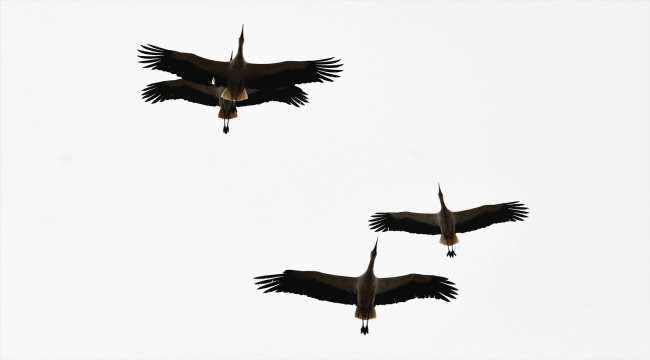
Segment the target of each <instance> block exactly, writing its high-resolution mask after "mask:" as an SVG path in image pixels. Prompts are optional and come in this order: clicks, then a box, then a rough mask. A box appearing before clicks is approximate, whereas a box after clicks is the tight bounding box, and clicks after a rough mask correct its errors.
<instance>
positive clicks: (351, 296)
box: [255, 239, 458, 335]
mask: <svg viewBox="0 0 650 360" xmlns="http://www.w3.org/2000/svg"><path fill="white" fill-rule="evenodd" d="M377 242H379V239H377V241H376V242H375V247H374V248H373V249H372V251H371V252H370V263H369V264H368V269H367V270H366V272H365V273H363V274H362V275H361V276H357V277H348V276H338V275H330V274H325V273H321V272H318V271H297V270H285V271H284V273H282V274H276V275H266V276H258V277H256V278H255V279H257V280H261V281H259V282H257V283H255V285H260V287H259V288H258V290H264V289H266V290H265V291H264V292H265V293H267V292H285V293H292V294H298V295H306V296H309V297H311V298H314V299H318V300H323V301H330V302H334V303H339V304H345V305H356V307H357V308H356V311H355V312H354V316H355V317H356V318H357V319H361V333H362V334H364V335H366V334H368V322H369V321H370V319H374V318H376V317H377V314H376V312H375V306H377V305H387V304H396V303H399V302H404V301H408V300H411V299H415V298H436V299H440V300H444V301H447V302H449V298H452V299H455V298H456V297H455V296H454V295H458V294H457V293H456V291H457V290H458V289H456V288H454V287H453V286H452V285H455V284H454V283H453V282H450V281H448V280H447V278H444V277H440V276H434V275H420V274H409V275H404V276H398V277H390V278H378V277H376V276H375V274H374V272H373V268H374V266H375V258H376V257H377ZM364 321H365V325H364Z"/></svg>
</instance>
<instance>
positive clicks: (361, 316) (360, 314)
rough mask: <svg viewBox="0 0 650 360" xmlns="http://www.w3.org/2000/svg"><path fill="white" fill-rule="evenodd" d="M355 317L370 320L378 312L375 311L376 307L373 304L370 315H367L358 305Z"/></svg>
mask: <svg viewBox="0 0 650 360" xmlns="http://www.w3.org/2000/svg"><path fill="white" fill-rule="evenodd" d="M354 317H355V318H357V319H361V320H370V319H374V318H376V317H377V313H376V312H375V307H374V306H373V307H371V308H370V313H369V314H368V316H367V317H365V316H363V314H362V312H361V307H359V306H357V310H355V311H354Z"/></svg>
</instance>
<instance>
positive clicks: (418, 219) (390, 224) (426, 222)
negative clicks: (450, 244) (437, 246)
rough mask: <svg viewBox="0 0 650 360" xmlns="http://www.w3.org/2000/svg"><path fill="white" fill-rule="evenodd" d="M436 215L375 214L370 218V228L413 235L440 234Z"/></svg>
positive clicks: (407, 213) (377, 230)
mask: <svg viewBox="0 0 650 360" xmlns="http://www.w3.org/2000/svg"><path fill="white" fill-rule="evenodd" d="M436 219H437V214H422V213H412V212H407V211H404V212H397V213H376V214H374V215H372V216H371V219H370V220H369V221H370V228H371V229H372V230H375V231H376V232H379V231H406V232H410V233H414V234H428V235H438V234H440V226H439V225H438V222H437V220H436Z"/></svg>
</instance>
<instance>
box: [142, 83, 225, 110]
mask: <svg viewBox="0 0 650 360" xmlns="http://www.w3.org/2000/svg"><path fill="white" fill-rule="evenodd" d="M219 95H220V94H219V91H218V88H217V87H216V86H214V85H199V84H195V83H193V82H190V81H187V80H183V79H178V80H171V81H161V82H157V83H153V84H149V85H147V87H146V88H144V89H142V98H143V99H144V101H151V103H152V104H155V103H157V102H159V101H166V100H175V99H183V100H186V101H190V102H193V103H197V104H202V105H207V106H219Z"/></svg>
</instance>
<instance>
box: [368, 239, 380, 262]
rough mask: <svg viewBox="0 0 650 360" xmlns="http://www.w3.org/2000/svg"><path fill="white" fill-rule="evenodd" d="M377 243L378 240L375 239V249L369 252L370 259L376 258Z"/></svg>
mask: <svg viewBox="0 0 650 360" xmlns="http://www.w3.org/2000/svg"><path fill="white" fill-rule="evenodd" d="M378 242H379V238H377V241H375V247H374V248H373V249H372V251H371V252H370V257H373V258H374V257H376V256H377V243H378Z"/></svg>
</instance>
